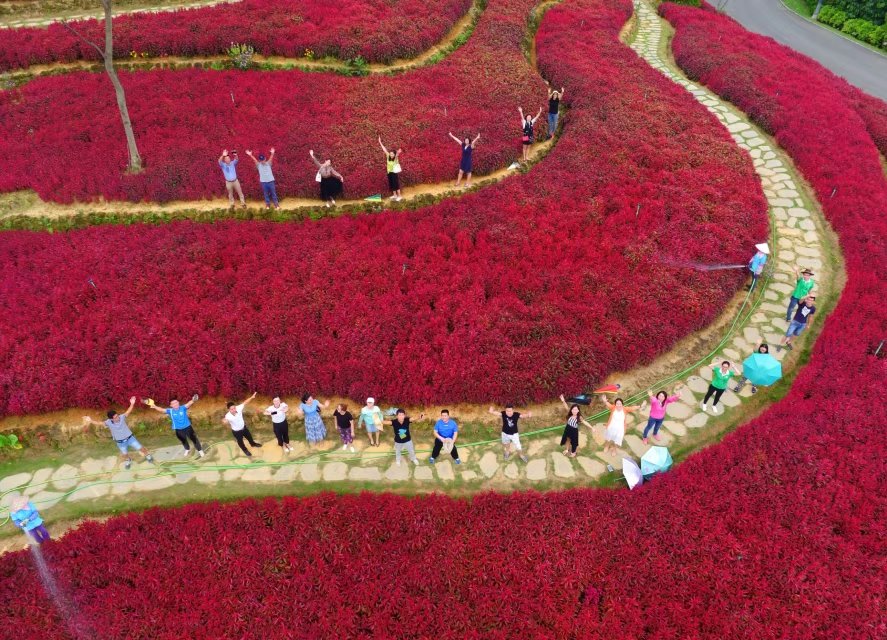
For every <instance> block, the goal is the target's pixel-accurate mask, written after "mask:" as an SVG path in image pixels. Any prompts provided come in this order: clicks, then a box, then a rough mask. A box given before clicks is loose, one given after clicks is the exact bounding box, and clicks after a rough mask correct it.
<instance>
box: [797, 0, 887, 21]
mask: <svg viewBox="0 0 887 640" xmlns="http://www.w3.org/2000/svg"><path fill="white" fill-rule="evenodd" d="M826 1H827V2H828V4H829V5H831V6H833V7H835V8H836V9H840V10H841V11H843V12H844V13H846V14H847V17H848V18H862V19H863V20H868V21H869V22H871V23H872V24H873V25H875V26H878V25H882V24H884V22H885V19H887V0H826ZM814 6H815V3H814Z"/></svg>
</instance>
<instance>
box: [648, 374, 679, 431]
mask: <svg viewBox="0 0 887 640" xmlns="http://www.w3.org/2000/svg"><path fill="white" fill-rule="evenodd" d="M683 386H684V383H683V382H679V383H678V384H677V385H676V386H675V388H674V390H675V393H674V394H673V395H668V394H667V393H665V391H659V392H657V393H656V395H655V396H654V395H653V392H652V391H647V397H648V398H649V399H650V417H649V419H648V420H647V426H646V427H644V444H647V435H648V434H649V433H650V429H652V430H653V439H654V440H659V429H660V428H662V423H663V422H665V408H666V407H667V406H668V405H670V404H671V403H672V402H677V401H678V400H680V399H681V397H680V396H679V395H678V394H677V391H678V389H681V388H683Z"/></svg>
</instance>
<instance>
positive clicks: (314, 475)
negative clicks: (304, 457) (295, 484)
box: [299, 462, 320, 482]
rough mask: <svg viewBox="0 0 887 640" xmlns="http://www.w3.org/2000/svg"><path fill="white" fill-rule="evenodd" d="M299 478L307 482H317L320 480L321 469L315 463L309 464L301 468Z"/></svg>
mask: <svg viewBox="0 0 887 640" xmlns="http://www.w3.org/2000/svg"><path fill="white" fill-rule="evenodd" d="M299 476H300V477H301V478H302V480H303V481H305V482H317V481H318V480H320V469H319V468H318V466H317V463H315V462H308V463H306V464H303V465H300V466H299Z"/></svg>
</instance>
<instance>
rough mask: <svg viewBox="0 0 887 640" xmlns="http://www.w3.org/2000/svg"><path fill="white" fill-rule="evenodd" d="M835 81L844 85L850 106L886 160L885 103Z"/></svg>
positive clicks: (886, 113)
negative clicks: (863, 123)
mask: <svg viewBox="0 0 887 640" xmlns="http://www.w3.org/2000/svg"><path fill="white" fill-rule="evenodd" d="M836 80H837V81H838V82H840V83H842V84H843V85H844V87H845V88H846V91H847V93H848V94H849V96H848V97H849V101H850V104H852V105H853V108H854V109H856V113H858V114H859V117H860V118H862V120H863V122H865V126H866V128H867V129H868V130H869V135H870V136H871V137H872V141H874V143H875V146H877V147H878V150H880V152H881V154H882V155H883V156H884V157H885V158H887V103H885V102H884V101H883V100H879V99H878V98H875V97H873V96H870V95H868V94H867V93H863V92H862V91H860V90H859V89H857V88H856V87H852V86H850V85H849V84H847V83H846V81H844V80H841V79H837V78H836Z"/></svg>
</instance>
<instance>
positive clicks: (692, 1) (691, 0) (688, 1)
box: [660, 0, 702, 7]
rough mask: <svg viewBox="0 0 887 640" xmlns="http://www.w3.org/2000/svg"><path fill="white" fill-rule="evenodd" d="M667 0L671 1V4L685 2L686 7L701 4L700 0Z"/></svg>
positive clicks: (699, 5)
mask: <svg viewBox="0 0 887 640" xmlns="http://www.w3.org/2000/svg"><path fill="white" fill-rule="evenodd" d="M668 2H671V3H672V4H685V5H687V6H688V7H701V6H702V0H668ZM660 4H661V3H660Z"/></svg>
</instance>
